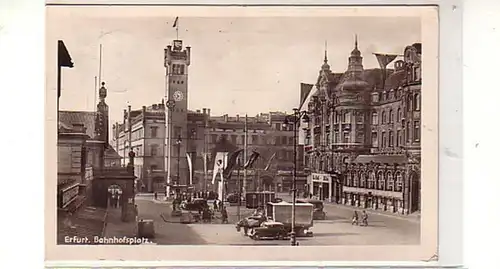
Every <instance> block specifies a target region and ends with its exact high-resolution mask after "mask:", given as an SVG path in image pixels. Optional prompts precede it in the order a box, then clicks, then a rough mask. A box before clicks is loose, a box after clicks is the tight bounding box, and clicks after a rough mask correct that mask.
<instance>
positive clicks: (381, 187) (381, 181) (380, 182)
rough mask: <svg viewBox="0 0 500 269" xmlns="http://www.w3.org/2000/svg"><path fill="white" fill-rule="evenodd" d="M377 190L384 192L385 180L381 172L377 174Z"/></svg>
mask: <svg viewBox="0 0 500 269" xmlns="http://www.w3.org/2000/svg"><path fill="white" fill-rule="evenodd" d="M377 183H378V184H377V189H379V190H385V178H384V174H383V173H382V172H379V173H378V174H377Z"/></svg>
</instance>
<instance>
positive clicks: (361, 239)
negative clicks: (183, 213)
mask: <svg viewBox="0 0 500 269" xmlns="http://www.w3.org/2000/svg"><path fill="white" fill-rule="evenodd" d="M283 198H284V199H285V200H288V199H287V197H283ZM153 200H154V199H153V198H152V197H150V196H141V197H137V198H136V202H137V204H138V207H139V216H140V218H145V219H146V218H147V219H153V220H154V221H155V230H156V233H157V238H155V240H153V241H154V242H155V243H158V244H186V245H191V244H214V245H288V244H289V241H288V240H282V241H279V240H260V241H254V240H252V239H250V238H248V237H246V236H244V235H243V233H242V232H240V233H238V232H236V229H235V226H234V222H236V221H237V214H236V208H237V207H236V206H231V207H228V213H229V215H230V217H229V221H230V223H231V224H220V220H219V219H216V220H214V223H212V224H198V223H196V224H180V223H178V221H179V218H178V217H177V218H176V217H170V212H171V209H172V207H171V204H170V203H168V202H164V201H153ZM353 210H354V209H351V208H345V207H343V206H338V205H332V204H325V211H326V212H327V219H326V220H323V221H319V220H318V221H314V227H313V229H312V230H313V232H314V237H311V238H298V240H299V242H300V244H301V245H304V246H307V245H407V244H418V243H419V241H420V224H419V222H418V221H417V220H413V219H404V218H398V217H393V216H385V215H377V214H371V213H368V214H369V226H368V227H361V226H352V225H351V223H350V218H351V216H352V212H353ZM251 212H252V210H250V209H246V208H245V207H241V216H246V215H249V214H251ZM161 213H164V215H163V216H164V217H163V218H162V216H161Z"/></svg>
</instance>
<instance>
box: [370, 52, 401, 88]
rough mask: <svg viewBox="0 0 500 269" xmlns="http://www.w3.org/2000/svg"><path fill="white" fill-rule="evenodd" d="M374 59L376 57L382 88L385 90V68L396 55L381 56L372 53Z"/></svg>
mask: <svg viewBox="0 0 500 269" xmlns="http://www.w3.org/2000/svg"><path fill="white" fill-rule="evenodd" d="M374 55H375V57H377V61H378V64H379V65H380V69H382V88H385V79H386V77H387V73H386V68H387V65H388V64H390V63H391V62H392V61H394V59H396V57H398V55H395V54H381V53H374Z"/></svg>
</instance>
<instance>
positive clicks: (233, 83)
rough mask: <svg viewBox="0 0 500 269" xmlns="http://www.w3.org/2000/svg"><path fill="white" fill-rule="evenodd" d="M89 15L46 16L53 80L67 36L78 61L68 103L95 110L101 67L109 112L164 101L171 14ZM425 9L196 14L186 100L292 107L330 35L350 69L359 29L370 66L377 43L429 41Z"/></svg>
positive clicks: (65, 92) (52, 83) (67, 84)
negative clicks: (379, 13)
mask: <svg viewBox="0 0 500 269" xmlns="http://www.w3.org/2000/svg"><path fill="white" fill-rule="evenodd" d="M113 14H114V15H113V16H111V15H106V13H105V12H103V13H102V15H95V14H94V15H92V16H91V15H89V13H87V12H84V11H83V10H79V9H72V10H71V11H60V12H59V11H58V12H49V13H48V15H47V47H46V48H47V71H46V73H47V81H46V83H47V85H46V86H47V89H48V90H49V92H50V93H54V96H55V90H56V77H57V75H56V74H57V73H56V72H57V68H56V47H57V40H58V39H62V40H63V41H64V43H65V44H66V47H67V48H68V50H69V52H70V54H71V57H72V59H73V62H74V65H75V67H74V68H71V69H69V68H64V69H63V74H62V95H61V99H60V109H61V110H78V111H93V110H95V106H96V102H97V100H95V96H96V95H95V91H94V89H95V87H94V86H95V79H94V78H95V76H98V74H99V46H100V45H102V58H101V60H102V69H101V70H102V76H101V79H102V81H104V82H106V87H107V89H108V96H107V98H106V103H107V104H108V105H109V110H110V112H109V113H110V121H111V123H112V122H115V121H122V119H123V109H125V108H126V106H127V105H128V104H130V105H131V106H132V108H133V109H139V108H140V107H142V106H143V105H146V106H147V105H151V104H153V103H160V102H161V100H162V98H164V95H165V68H164V67H163V50H164V48H165V47H166V46H167V45H169V44H171V43H172V40H173V39H175V38H176V31H175V28H173V27H172V23H173V21H174V18H175V17H173V16H161V15H158V14H156V15H155V16H146V15H143V14H141V15H138V16H119V15H116V13H113ZM420 24H421V22H420V18H419V17H354V16H353V17H345V16H342V17H338V16H331V17H316V18H315V17H312V16H311V17H279V18H277V17H255V16H254V17H213V16H212V17H208V16H207V17H200V16H198V17H189V16H183V17H180V18H179V39H182V40H183V42H184V46H191V52H192V55H191V65H190V66H189V71H188V72H189V78H188V91H189V93H188V94H189V99H188V106H189V109H191V110H196V109H202V108H210V109H211V113H212V115H223V114H229V115H236V114H239V115H244V114H245V113H247V114H248V115H256V114H258V113H261V112H269V111H283V112H286V111H291V110H292V108H294V107H297V106H298V104H299V94H300V83H302V82H303V83H311V84H313V83H315V81H316V79H317V76H318V72H319V70H320V67H321V65H322V64H323V58H324V54H325V43H326V50H327V56H328V60H329V64H330V66H331V69H332V71H334V72H344V71H345V70H346V68H347V61H348V57H349V54H350V52H351V50H352V49H353V47H354V36H355V34H357V36H358V43H359V50H360V51H361V53H362V56H363V58H364V59H363V63H364V67H365V68H376V67H378V63H377V60H376V58H375V57H374V56H373V55H372V53H374V52H382V53H397V54H402V53H403V50H404V47H406V46H407V45H410V44H413V43H415V42H421V25H420Z"/></svg>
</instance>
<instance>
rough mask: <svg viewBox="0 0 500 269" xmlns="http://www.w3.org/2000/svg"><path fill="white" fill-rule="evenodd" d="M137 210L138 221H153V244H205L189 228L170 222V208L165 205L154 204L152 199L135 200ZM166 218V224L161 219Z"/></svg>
mask: <svg viewBox="0 0 500 269" xmlns="http://www.w3.org/2000/svg"><path fill="white" fill-rule="evenodd" d="M136 204H137V207H138V208H139V219H141V218H142V219H151V220H154V226H155V233H156V235H155V238H154V239H153V242H154V243H156V244H159V245H200V244H206V242H205V240H204V239H203V238H202V237H201V236H199V235H198V234H197V233H196V232H195V231H193V230H192V228H191V227H189V226H187V225H185V224H181V223H176V222H173V221H176V220H172V222H171V221H170V219H168V218H170V212H171V211H172V206H171V205H170V204H166V203H155V202H153V201H152V199H148V198H143V197H141V198H139V199H137V198H136ZM162 214H163V216H166V217H167V219H165V220H167V221H168V222H166V221H165V220H164V218H162Z"/></svg>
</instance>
